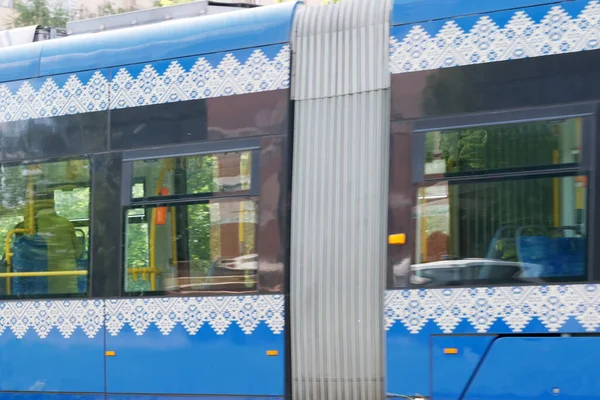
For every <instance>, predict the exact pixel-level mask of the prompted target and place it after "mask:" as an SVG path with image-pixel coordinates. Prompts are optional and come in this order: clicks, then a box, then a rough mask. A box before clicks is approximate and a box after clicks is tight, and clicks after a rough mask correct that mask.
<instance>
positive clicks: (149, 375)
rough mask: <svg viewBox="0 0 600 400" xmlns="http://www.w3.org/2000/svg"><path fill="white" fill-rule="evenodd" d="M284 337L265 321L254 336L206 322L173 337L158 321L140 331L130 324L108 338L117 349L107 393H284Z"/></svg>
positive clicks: (234, 327)
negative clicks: (273, 352) (216, 328)
mask: <svg viewBox="0 0 600 400" xmlns="http://www.w3.org/2000/svg"><path fill="white" fill-rule="evenodd" d="M284 342H285V335H283V334H274V333H273V332H272V331H271V330H270V329H269V328H268V327H267V326H266V325H265V324H264V323H261V324H260V325H258V326H257V327H256V329H255V330H254V331H253V332H252V334H251V335H248V334H244V332H242V330H241V329H240V327H239V326H238V325H235V324H234V325H232V326H230V327H229V328H228V329H227V331H226V332H225V333H224V334H222V335H219V334H217V333H216V332H215V331H214V330H213V329H211V328H210V327H208V326H206V325H205V326H203V327H202V328H200V330H199V331H198V333H196V334H195V335H190V334H189V333H188V332H187V331H186V330H185V329H184V328H183V327H182V326H181V325H178V326H176V327H175V328H174V329H173V330H172V331H171V332H170V333H169V334H168V336H165V335H164V334H163V333H162V332H161V331H160V330H159V329H158V328H157V327H156V326H154V325H151V326H150V327H148V329H147V330H146V331H145V332H144V334H143V335H141V336H140V335H137V334H136V333H135V332H134V331H133V330H132V328H131V327H129V326H125V327H124V328H123V329H122V330H121V331H120V332H119V334H118V335H116V336H111V335H107V337H106V346H107V350H114V351H115V352H116V356H115V357H109V358H108V359H107V365H106V370H107V375H106V385H107V392H108V393H143V394H152V393H163V394H215V395H239V396H244V395H246V396H283V395H284V393H285V389H284V386H285V385H284V381H285V374H284V366H285V345H284ZM267 350H277V351H278V352H279V355H278V356H267ZM121 398H122V397H119V399H121ZM115 399H116V398H115ZM123 399H125V398H123Z"/></svg>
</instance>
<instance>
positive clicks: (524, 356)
mask: <svg viewBox="0 0 600 400" xmlns="http://www.w3.org/2000/svg"><path fill="white" fill-rule="evenodd" d="M598 359H600V338H599V337H538V338H524V337H505V338H499V339H497V340H495V341H494V342H493V344H492V346H491V348H490V350H489V352H488V354H487V355H486V357H485V359H484V361H483V363H482V365H481V368H480V369H479V370H478V372H477V374H476V375H475V377H474V379H473V382H472V384H471V386H470V387H469V389H468V392H467V393H466V395H465V397H464V400H505V399H511V400H533V399H536V400H546V399H547V400H554V399H561V400H563V399H564V400H575V399H577V400H579V399H597V398H600V379H598ZM554 389H556V390H557V391H558V393H553V390H554Z"/></svg>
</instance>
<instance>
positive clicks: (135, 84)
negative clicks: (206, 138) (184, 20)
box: [0, 45, 290, 122]
mask: <svg viewBox="0 0 600 400" xmlns="http://www.w3.org/2000/svg"><path fill="white" fill-rule="evenodd" d="M289 86H290V48H289V46H287V45H286V46H282V48H281V49H280V50H279V51H278V53H277V55H276V56H275V57H274V58H272V59H271V58H269V57H268V56H267V55H266V54H265V53H264V52H263V51H262V50H260V49H257V50H254V51H253V52H252V53H251V55H250V56H249V57H248V58H247V59H246V60H238V59H237V58H236V56H235V53H227V54H225V55H224V57H223V59H222V60H221V61H220V63H219V64H218V65H217V66H213V65H211V64H210V62H209V61H208V60H207V58H205V57H200V58H198V59H197V61H196V62H195V64H194V65H193V67H192V68H191V69H190V70H185V69H184V68H183V67H182V65H181V64H180V63H179V62H178V61H173V62H171V63H170V65H169V66H168V68H166V70H165V72H164V73H158V72H157V71H156V69H155V67H154V66H153V65H152V64H147V65H146V66H145V67H144V68H143V70H142V71H141V73H140V74H139V75H137V76H132V75H131V73H130V72H129V69H128V68H127V67H124V68H121V69H119V70H118V71H117V72H116V74H115V76H114V77H113V78H112V80H110V81H109V80H108V79H107V78H106V77H105V76H104V75H103V74H102V73H101V72H96V73H94V74H93V76H92V78H91V79H89V81H88V82H81V80H80V78H79V77H78V75H71V76H69V78H68V80H67V82H66V83H65V84H64V85H63V86H62V87H59V86H58V85H57V84H56V81H55V79H54V78H47V79H46V80H45V81H44V83H43V84H42V85H41V87H40V89H39V90H36V89H34V86H33V85H32V83H31V82H30V81H25V82H23V83H22V84H21V85H20V87H19V88H18V89H17V90H16V91H15V92H13V91H11V90H10V89H9V86H8V85H7V84H0V122H12V121H21V120H29V119H35V118H44V117H57V116H64V115H72V114H81V113H86V112H94V111H105V110H108V109H111V110H112V109H120V108H129V107H140V106H147V105H155V104H164V103H172V102H178V101H188V100H197V99H207V98H214V97H221V96H232V95H238V94H247V93H257V92H264V91H269V90H277V89H287V88H289Z"/></svg>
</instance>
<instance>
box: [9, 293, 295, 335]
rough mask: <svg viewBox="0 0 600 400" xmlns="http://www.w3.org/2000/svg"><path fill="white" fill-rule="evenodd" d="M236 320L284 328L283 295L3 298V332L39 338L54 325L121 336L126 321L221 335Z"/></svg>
mask: <svg viewBox="0 0 600 400" xmlns="http://www.w3.org/2000/svg"><path fill="white" fill-rule="evenodd" d="M233 323H235V324H237V325H238V326H239V327H240V329H241V330H242V331H243V332H244V333H245V334H246V335H251V334H252V332H253V331H254V330H255V329H256V327H257V326H258V325H259V324H260V323H264V324H266V325H267V326H268V327H269V329H270V330H271V331H272V332H273V333H274V334H280V333H282V332H283V329H284V324H285V320H284V297H283V296H279V295H274V296H239V297H238V296H236V297H192V298H188V297H170V298H145V299H119V300H106V301H104V300H64V301H59V300H51V301H50V300H49V301H14V302H13V301H3V302H0V335H3V334H5V333H6V332H7V331H11V332H12V333H13V334H14V335H15V336H16V337H17V338H19V339H22V338H23V337H25V335H26V334H27V333H28V332H30V331H31V333H35V334H37V336H38V337H39V338H41V339H45V338H47V337H48V335H49V334H50V332H51V331H52V330H53V329H56V330H58V332H60V334H61V335H62V336H63V337H64V338H65V339H68V338H70V337H71V336H72V335H73V333H74V332H75V330H77V329H81V330H82V331H83V332H84V333H85V335H86V336H87V337H88V338H90V339H92V338H94V337H96V336H97V335H98V333H99V332H100V331H101V330H102V329H103V327H104V326H106V330H107V331H108V333H109V334H110V335H112V336H117V335H118V334H119V333H120V332H121V330H122V329H123V327H124V326H125V325H129V326H130V327H131V328H132V329H133V331H134V332H135V333H136V334H137V335H140V336H141V335H143V334H144V333H145V332H146V330H147V329H148V327H150V325H155V326H156V327H157V328H158V329H159V330H160V332H161V333H162V334H163V335H169V333H171V331H172V330H173V328H175V326H177V325H181V326H183V327H184V328H185V330H186V331H187V332H188V333H189V334H190V335H195V334H196V333H198V331H199V330H200V328H202V327H203V326H205V325H206V326H205V327H204V329H212V330H213V331H214V332H215V333H216V334H218V335H223V334H224V333H225V332H226V331H227V330H228V329H229V327H230V326H231V324H233Z"/></svg>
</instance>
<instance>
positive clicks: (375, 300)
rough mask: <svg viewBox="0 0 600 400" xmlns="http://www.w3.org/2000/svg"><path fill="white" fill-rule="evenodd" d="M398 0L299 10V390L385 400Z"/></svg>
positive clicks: (318, 398)
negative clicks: (391, 57) (392, 61)
mask: <svg viewBox="0 0 600 400" xmlns="http://www.w3.org/2000/svg"><path fill="white" fill-rule="evenodd" d="M388 18H389V4H388V2H387V0H369V1H364V0H344V1H343V2H342V3H341V4H340V5H337V6H324V7H307V8H304V9H302V10H301V11H300V13H299V17H298V20H297V25H296V29H295V31H296V33H297V35H298V36H296V37H294V39H293V40H294V42H293V47H294V52H295V55H294V57H295V61H296V62H295V64H294V67H293V73H294V75H295V77H296V81H295V82H294V83H293V85H294V86H295V90H294V98H295V99H296V102H295V108H296V110H295V122H294V125H295V126H294V169H293V188H292V191H293V193H292V203H293V204H292V246H291V248H292V253H291V285H292V287H291V330H292V377H293V387H292V391H293V398H294V399H298V400H313V399H314V400H370V399H382V398H384V372H385V369H384V359H383V337H384V336H383V326H382V324H383V323H382V315H383V305H382V296H383V289H384V281H385V262H386V253H385V249H386V231H387V230H386V228H387V187H388V168H389V163H388V158H389V157H388V153H389V120H390V90H389V73H388V66H387V58H388V57H387V43H388V40H389V22H388Z"/></svg>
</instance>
